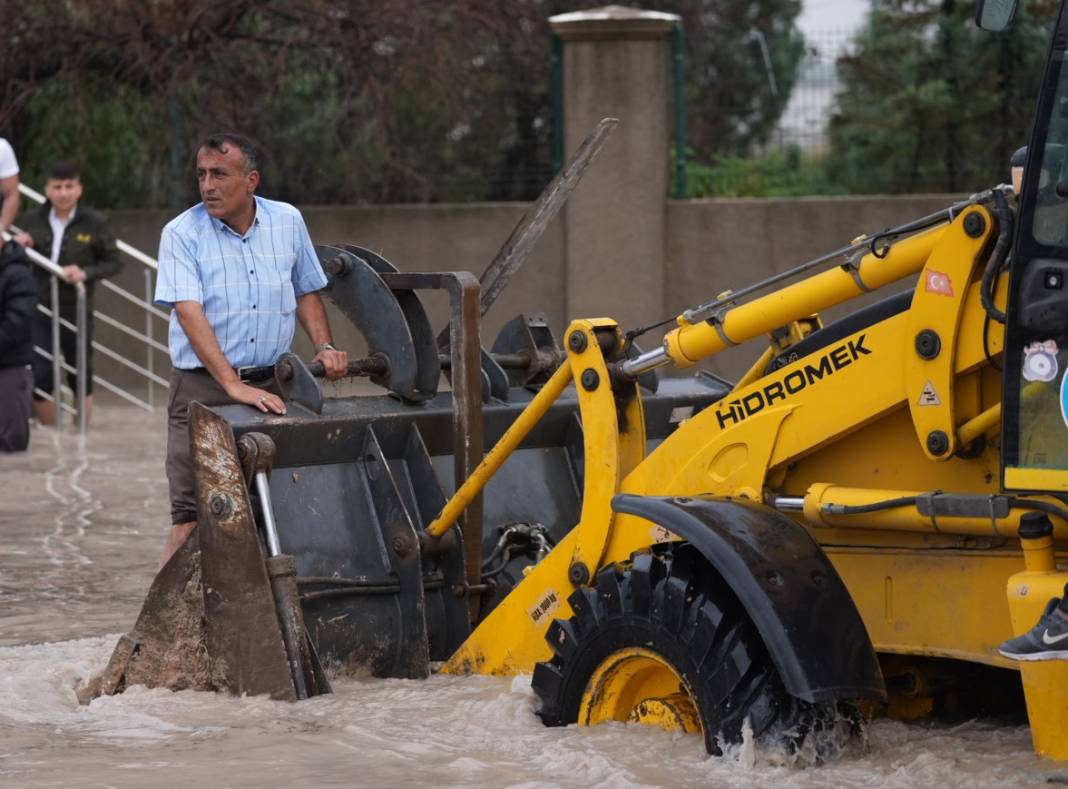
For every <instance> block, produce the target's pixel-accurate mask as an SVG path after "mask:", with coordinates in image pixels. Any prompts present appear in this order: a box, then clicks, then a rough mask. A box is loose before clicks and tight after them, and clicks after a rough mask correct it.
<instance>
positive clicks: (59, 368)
mask: <svg viewBox="0 0 1068 789" xmlns="http://www.w3.org/2000/svg"><path fill="white" fill-rule="evenodd" d="M48 287H49V295H50V296H51V297H52V407H53V409H54V411H55V418H56V432H60V433H62V432H63V352H62V349H61V346H60V344H59V279H58V278H57V277H56V275H55V274H53V275H52V278H51V279H50V280H49V281H48Z"/></svg>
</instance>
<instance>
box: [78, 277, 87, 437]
mask: <svg viewBox="0 0 1068 789" xmlns="http://www.w3.org/2000/svg"><path fill="white" fill-rule="evenodd" d="M77 293H78V313H77V319H76V320H77V324H78V338H77V339H78V351H77V356H78V360H77V362H76V363H75V367H76V368H77V370H78V392H77V395H76V399H77V403H78V432H79V433H80V434H81V435H83V436H84V435H85V429H86V427H87V426H88V425H87V421H88V414H86V412H85V396H86V395H85V393H86V390H87V389H88V384H89V382H88V381H87V380H86V373H87V372H88V364H87V362H88V359H89V357H88V350H89V348H88V346H89V337H88V332H87V329H88V326H87V323H88V321H87V305H86V303H85V302H86V297H85V285H84V284H82V283H81V282H79V283H78V291H77Z"/></svg>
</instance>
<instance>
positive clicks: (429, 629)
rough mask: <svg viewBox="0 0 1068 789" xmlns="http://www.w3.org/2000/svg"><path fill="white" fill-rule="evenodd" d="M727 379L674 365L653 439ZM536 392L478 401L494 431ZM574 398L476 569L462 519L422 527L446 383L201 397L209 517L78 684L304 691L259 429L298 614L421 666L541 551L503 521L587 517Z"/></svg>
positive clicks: (196, 441)
mask: <svg viewBox="0 0 1068 789" xmlns="http://www.w3.org/2000/svg"><path fill="white" fill-rule="evenodd" d="M523 320H524V321H526V322H530V321H532V319H523ZM534 322H535V323H537V321H534ZM508 331H509V332H512V333H515V332H516V327H515V326H512V327H510V328H509V329H508ZM519 333H520V334H522V332H519ZM502 334H505V332H502ZM725 391H726V385H725V384H724V383H723V382H720V381H718V380H716V379H714V378H710V377H707V376H701V377H698V378H694V379H689V380H674V381H664V382H662V383H661V386H660V388H659V391H657V392H656V393H655V394H654V393H648V394H647V395H646V398H645V401H644V411H645V418H646V423H647V435H648V437H649V440H650V442H651V443H653V444H655V443H658V442H659V441H661V440H663V438H664V437H666V436H667V435H668V434H669V433H670V432H671V431H672V430H674V428H675V425H676V423H677V421H678V414H679V412H680V411H683V412H686V413H691V412H692V411H694V410H700V409H701V408H703V407H705V406H706V405H708V404H710V403H712V402H714V401H715V400H717V399H719V398H720V397H721V396H722V395H723V393H724V392H725ZM532 397H533V392H532V391H531V390H530V389H528V388H526V387H524V386H513V387H511V388H509V390H508V400H507V401H503V400H491V401H490V402H487V403H482V404H481V405H482V424H483V425H484V428H485V442H486V444H487V445H490V444H493V443H495V442H496V441H497V440H498V439H499V437H500V436H501V435H502V434H503V432H504V431H505V430H506V429H507V428H508V426H509V425H511V424H512V422H513V421H514V420H515V418H516V417H517V416H518V415H519V413H521V412H522V410H523V409H524V408H525V406H526V404H527V403H528V402H529V401H530V399H531V398H532ZM577 410H578V406H577V401H576V399H575V396H574V394H573V392H571V391H568V392H565V394H564V395H563V396H562V397H561V398H559V400H558V401H557V402H556V403H555V404H554V405H553V406H552V407H551V408H550V410H549V411H548V413H547V414H546V415H545V416H544V417H543V419H542V420H541V421H540V422H539V423H538V425H537V427H536V428H535V430H533V431H532V432H531V434H530V435H529V436H528V438H527V439H526V440H525V441H524V442H523V444H522V445H521V446H520V448H519V449H518V450H516V452H514V453H513V455H512V456H511V457H510V458H509V460H508V461H507V462H506V463H505V465H504V466H503V467H502V468H501V470H500V471H499V472H498V473H497V474H496V475H495V477H494V479H493V480H492V481H491V482H490V484H489V485H488V486H487V488H486V490H485V497H484V498H485V500H484V512H485V521H486V524H487V528H486V529H485V534H484V535H483V536H482V538H481V539H480V540H479V544H478V553H477V555H478V556H479V557H481V561H479V564H480V565H483V567H482V568H481V569H482V573H483V575H482V578H483V582H482V583H481V584H479V585H478V586H472V585H471V584H469V583H468V581H467V573H466V571H465V569H466V568H465V558H464V539H463V535H462V534H461V533H460V532H458V531H457V530H455V529H454V530H452V531H450V532H449V533H448V534H447V535H446V536H445V537H444V538H442V539H440V540H434V539H432V538H428V537H427V536H425V534H424V533H423V529H424V527H425V526H426V525H427V524H428V523H430V522H431V520H433V518H434V517H435V516H436V515H437V513H438V512H439V511H440V509H441V507H442V505H443V504H444V502H445V496H446V494H447V493H451V492H452V489H453V486H454V484H455V483H454V478H455V469H454V464H453V461H454V446H455V444H454V435H453V428H454V416H455V414H454V403H453V395H452V393H450V392H441V393H438V394H437V395H436V396H435V397H434V398H432V399H431V400H429V401H427V402H424V403H422V404H414V403H410V402H406V401H403V400H401V399H398V398H396V397H392V396H388V395H375V396H361V397H351V398H338V399H329V398H328V399H326V400H325V401H324V403H323V408H322V413H320V414H315V413H313V412H312V411H310V410H308V409H305V408H302V407H301V406H299V405H297V404H295V403H290V405H289V412H288V414H287V415H286V416H273V415H272V416H268V415H265V414H262V413H260V412H259V411H256V410H254V409H251V408H248V407H245V406H221V407H215V408H208V407H205V406H202V405H199V404H195V405H194V406H193V408H192V410H191V431H192V434H193V453H194V459H195V464H196V474H197V500H198V513H199V516H198V517H199V521H198V522H199V526H198V528H197V530H196V532H195V533H194V537H193V538H191V539H190V540H189V541H188V542H187V543H186V545H185V546H183V548H182V549H181V550H179V551H178V552H177V553H176V554H175V555H174V557H172V559H171V561H170V562H169V563H168V564H167V565H166V566H165V567H164V568H163V570H161V571H160V573H159V575H157V577H156V579H155V581H154V583H153V584H152V587H151V589H150V590H149V593H148V596H147V597H146V600H145V604H144V607H143V609H142V611H141V614H140V616H139V617H138V619H137V623H136V624H135V626H134V628H133V629H132V630H131V631H130V632H129V633H128V634H127V635H125V636H123V638H122V639H121V640H120V642H119V644H118V645H117V647H116V649H115V652H114V655H113V656H112V659H111V661H110V663H109V665H108V667H107V668H106V670H105V671H104V672H103V675H102V676H100V677H98V678H96V679H95V681H94V683H93V685H92V687H87V688H85V689H83V693H82V695H83V698H90V697H91V696H93V695H97V694H99V693H114V692H119V691H121V690H123V689H124V688H125V687H128V686H131V685H135V684H143V685H147V686H150V687H157V686H158V687H167V688H171V689H174V690H181V689H200V690H220V691H226V692H229V693H235V694H268V695H270V696H272V697H274V698H278V699H296V698H298V697H299V694H298V692H297V685H296V682H295V679H294V676H295V672H294V671H293V670H291V669H292V665H291V661H289V660H288V659H287V652H286V648H285V644H284V640H283V636H282V630H281V627H280V624H279V622H280V615H279V612H278V610H277V609H276V606H275V602H274V596H273V593H272V587H271V582H270V578H269V575H268V572H267V569H266V567H267V564H268V561H269V557H268V550H267V547H266V545H265V540H264V538H263V530H262V528H261V526H262V519H263V513H262V510H263V504H262V502H261V500H260V497H259V495H258V493H257V491H256V486H255V485H254V484H253V479H252V477H253V471H254V469H253V468H251V467H250V464H249V462H248V458H247V457H244V458H243V457H242V456H241V455H242V452H241V447H244V446H245V445H246V444H247V443H248V442H247V441H246V439H247V438H248V437H249V436H250V435H257V436H265V437H267V438H269V440H270V443H271V444H272V445H273V447H274V453H275V454H274V458H273V465H272V467H271V470H270V473H269V481H270V485H269V493H268V496H269V499H270V505H271V510H272V513H273V518H274V520H275V522H276V524H277V531H278V538H279V541H280V547H281V551H282V553H283V554H285V555H287V556H291V557H292V559H293V561H294V563H295V568H296V575H295V579H294V580H295V583H296V587H297V589H298V591H299V597H300V604H299V609H300V610H299V615H300V617H301V619H302V620H303V626H304V627H305V628H306V630H307V633H308V635H309V637H310V642H311V645H312V646H313V647H314V649H315V651H316V652H317V653H318V656H319V658H320V659H321V661H322V664H323V666H324V668H325V669H326V671H327V673H328V674H329V673H334V674H345V675H356V676H365V677H366V676H372V677H408V678H417V677H425V676H427V675H428V673H429V670H430V665H431V663H432V662H433V661H444V660H447V659H448V658H449V657H450V656H451V655H452V654H453V652H454V651H455V650H456V649H457V648H458V647H459V645H460V644H461V643H462V642H463V641H464V640H465V638H466V637H467V636H468V634H469V633H470V631H471V627H472V625H473V624H476V623H477V621H478V620H479V619H481V618H482V617H484V616H485V615H486V614H488V612H489V611H490V610H491V609H492V608H493V606H494V605H495V604H496V603H497V602H498V601H499V600H500V599H501V598H502V597H503V596H504V595H505V594H507V592H508V591H509V590H510V588H511V587H512V586H513V585H514V583H515V582H517V581H518V580H519V579H520V578H522V571H523V568H524V567H525V566H528V565H530V564H532V563H533V562H534V561H535V560H536V557H535V556H534V555H533V552H524V551H522V550H520V548H517V547H515V546H514V545H513V546H511V547H509V548H508V549H507V550H505V551H504V552H503V553H502V551H501V550H500V546H501V545H502V544H503V542H504V535H505V533H506V532H517V533H519V532H523V533H529V532H530V531H531V530H537V529H543V530H544V532H543V533H544V534H545V536H546V538H547V539H548V541H549V543H550V544H552V543H555V542H557V541H559V540H560V539H562V538H563V536H564V535H565V534H566V533H567V531H568V530H569V529H570V528H571V527H572V526H573V525H574V524H575V523H576V522H577V521H578V517H579V512H580V509H581V490H582V476H583V465H584V461H583V442H582V427H581V424H580V421H579V419H578V416H577ZM520 547H521V546H520ZM509 551H511V553H509ZM494 557H498V558H494ZM498 559H499V561H498ZM490 565H492V567H491V566H490ZM469 601H473V602H474V603H475V605H474V608H475V609H476V615H475V617H474V618H472V617H470V616H469ZM308 673H309V672H308V671H305V672H304V675H305V676H307V675H308ZM309 695H312V694H310V693H309Z"/></svg>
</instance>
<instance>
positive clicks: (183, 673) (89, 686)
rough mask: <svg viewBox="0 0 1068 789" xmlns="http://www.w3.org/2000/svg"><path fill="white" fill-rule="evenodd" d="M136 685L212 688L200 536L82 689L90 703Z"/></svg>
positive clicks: (174, 560)
mask: <svg viewBox="0 0 1068 789" xmlns="http://www.w3.org/2000/svg"><path fill="white" fill-rule="evenodd" d="M131 685H145V686H146V687H149V688H169V689H171V690H211V689H212V687H213V686H212V682H211V676H210V668H209V663H208V656H207V652H206V649H205V642H204V599H203V592H202V587H201V583H200V549H199V546H198V545H197V539H196V534H194V535H193V536H192V537H190V538H189V539H188V540H186V542H185V544H184V545H182V547H181V548H179V549H178V550H177V551H176V552H175V553H174V555H173V556H172V557H171V559H170V561H168V562H167V564H166V565H164V567H163V569H161V570H160V571H159V573H158V574H157V575H156V577H155V579H154V580H153V581H152V586H151V587H150V588H149V590H148V595H147V596H146V597H145V602H144V603H143V604H142V606H141V613H140V614H139V615H138V617H137V623H136V624H135V625H134V628H133V630H131V631H130V632H129V633H126V634H125V635H123V636H122V637H121V638H120V639H119V643H118V644H117V645H116V646H115V649H114V651H113V652H112V655H111V659H110V660H109V661H108V664H107V666H106V667H105V668H104V670H103V671H102V672H100V673H99V674H96V675H94V676H93V677H92V678H90V679H89V680H88V681H87V682H86V683H84V684H83V685H82V686H81V687H80V688H79V689H78V691H77V694H78V699H79V701H81V702H82V703H83V704H87V703H89V702H90V701H92V700H93V699H94V698H96V697H97V696H100V695H112V694H114V693H121V692H122V691H123V690H125V689H126V688H127V687H129V686H131Z"/></svg>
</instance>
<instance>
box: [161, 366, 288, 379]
mask: <svg viewBox="0 0 1068 789" xmlns="http://www.w3.org/2000/svg"><path fill="white" fill-rule="evenodd" d="M233 370H234V372H235V373H237V377H238V378H239V379H241V380H242V381H245V382H247V383H262V382H263V381H270V380H271V379H272V378H274V365H273V364H268V365H262V366H259V367H256V366H249V367H234V368H233ZM182 372H183V373H193V375H211V372H209V371H208V368H207V367H193V368H192V369H190V370H182Z"/></svg>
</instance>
